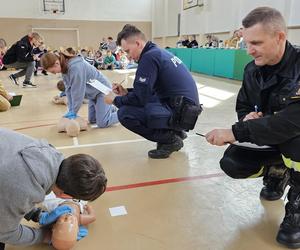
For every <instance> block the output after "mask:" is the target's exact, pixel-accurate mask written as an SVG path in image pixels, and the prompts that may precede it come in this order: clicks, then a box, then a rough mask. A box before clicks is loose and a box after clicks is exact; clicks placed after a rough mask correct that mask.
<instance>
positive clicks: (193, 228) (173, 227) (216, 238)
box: [0, 71, 285, 250]
mask: <svg viewBox="0 0 300 250" xmlns="http://www.w3.org/2000/svg"><path fill="white" fill-rule="evenodd" d="M10 73H11V71H1V72H0V80H1V81H2V82H3V83H4V86H5V87H6V88H7V90H8V91H9V92H15V93H17V94H19V93H21V94H23V95H24V96H23V100H22V104H21V106H20V107H16V108H12V109H11V110H10V111H8V112H3V113H0V118H1V119H0V126H1V127H6V128H11V129H14V130H16V131H19V132H21V133H24V134H26V135H30V136H33V137H36V138H46V139H47V140H48V141H49V142H50V143H51V144H53V145H54V146H56V147H57V148H58V149H59V150H60V151H61V152H63V153H64V154H65V155H66V156H68V155H71V154H75V153H87V154H91V155H93V156H94V157H96V158H97V159H98V160H99V161H100V162H101V163H102V165H103V167H104V169H105V171H106V174H107V177H108V180H109V182H108V186H109V187H108V190H107V192H106V193H105V194H104V195H103V196H101V197H100V198H99V199H98V200H96V201H95V202H93V203H91V204H92V206H93V207H94V208H95V210H96V215H97V221H96V222H95V223H93V224H91V225H90V226H89V228H88V229H89V235H88V236H87V237H86V238H84V239H83V240H81V241H80V242H78V243H77V244H76V247H75V248H74V249H76V250H78V249H85V250H100V249H101V250H222V249H226V250H253V249H257V250H260V249H263V250H271V249H272V250H276V249H285V248H282V247H281V246H279V245H278V244H277V243H276V241H275V237H276V233H277V230H278V227H279V224H280V223H281V220H282V217H283V215H284V201H283V200H279V201H275V202H264V201H260V199H259V191H260V189H261V187H262V180H261V179H257V180H254V179H252V180H233V179H231V178H229V177H227V176H225V175H224V173H223V172H222V171H221V169H220V168H219V163H218V162H219V159H220V158H221V156H222V153H223V151H224V150H225V148H226V147H214V146H211V145H209V144H207V143H206V141H205V139H204V138H202V137H199V136H197V135H195V132H199V133H206V132H208V131H210V130H211V129H212V128H215V127H224V126H225V127H229V126H230V125H231V124H232V123H233V122H234V121H235V119H236V117H235V114H234V106H235V99H236V93H237V91H238V89H239V84H240V83H239V82H236V81H230V80H227V79H221V78H210V77H207V76H202V75H195V79H196V81H197V82H198V87H199V91H200V100H201V103H203V104H204V107H205V111H204V113H203V114H202V115H201V116H200V117H199V120H198V123H197V126H196V128H195V130H194V131H191V132H189V136H188V138H187V139H186V140H185V141H184V144H185V146H184V148H183V149H182V150H181V151H180V152H178V153H174V154H172V155H171V157H170V158H169V159H165V160H153V159H149V158H148V157H147V151H148V150H150V149H152V148H154V147H155V144H154V143H152V142H149V141H146V140H144V139H143V138H141V137H139V136H137V135H135V134H133V133H131V132H130V131H128V130H126V129H125V128H123V127H122V126H121V125H116V126H113V127H110V128H106V129H95V128H89V130H88V131H86V132H82V133H81V134H80V135H79V137H78V138H74V139H72V138H70V137H68V136H67V135H66V134H58V133H57V131H56V123H57V121H58V119H59V118H60V117H61V116H62V115H63V114H64V113H65V112H66V107H65V106H62V105H61V106H59V105H54V104H52V103H51V98H52V97H53V96H54V95H56V94H57V93H58V91H57V90H56V82H57V81H58V80H59V76H56V75H49V76H41V75H39V76H37V77H34V82H35V83H36V84H38V88H36V89H23V88H21V87H17V86H14V85H13V84H12V83H11V82H10V81H9V79H8V75H9V74H10ZM103 73H104V74H106V75H107V76H108V77H109V78H110V80H111V81H113V82H120V81H122V80H123V79H127V81H126V84H127V85H128V86H131V84H132V79H133V77H132V76H133V74H134V73H129V75H127V74H125V73H118V72H111V71H104V72H103ZM126 84H125V85H126ZM80 115H81V116H82V117H85V118H86V117H87V105H83V106H82V108H81V110H80ZM119 206H124V207H125V209H126V211H127V214H126V215H122V216H115V217H113V216H111V214H110V211H109V208H114V207H119ZM1 226H4V225H1ZM6 249H7V250H15V249H26V250H36V249H51V248H50V247H48V246H46V245H38V246H34V247H12V246H7V248H6Z"/></svg>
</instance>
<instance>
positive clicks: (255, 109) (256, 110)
mask: <svg viewBox="0 0 300 250" xmlns="http://www.w3.org/2000/svg"><path fill="white" fill-rule="evenodd" d="M254 111H255V112H256V113H257V112H258V106H257V105H254Z"/></svg>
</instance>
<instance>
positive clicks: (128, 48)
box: [121, 37, 144, 61]
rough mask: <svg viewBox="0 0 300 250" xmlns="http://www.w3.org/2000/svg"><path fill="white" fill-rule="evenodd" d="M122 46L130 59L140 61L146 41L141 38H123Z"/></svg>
mask: <svg viewBox="0 0 300 250" xmlns="http://www.w3.org/2000/svg"><path fill="white" fill-rule="evenodd" d="M121 47H122V49H123V50H124V51H125V52H126V53H127V56H128V58H129V59H130V60H131V59H133V60H134V61H138V60H139V58H140V55H141V53H142V50H143V48H144V43H143V42H142V41H141V40H140V39H137V38H135V37H131V38H130V37H129V38H127V39H126V40H124V39H122V40H121Z"/></svg>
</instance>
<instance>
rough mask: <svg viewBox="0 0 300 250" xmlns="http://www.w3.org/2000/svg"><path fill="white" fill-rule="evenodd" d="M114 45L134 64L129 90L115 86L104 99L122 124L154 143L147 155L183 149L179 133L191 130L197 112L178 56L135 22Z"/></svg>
mask: <svg viewBox="0 0 300 250" xmlns="http://www.w3.org/2000/svg"><path fill="white" fill-rule="evenodd" d="M117 43H118V44H119V45H121V47H122V49H123V50H124V51H125V52H126V53H127V54H128V56H129V57H131V58H132V59H133V60H135V61H138V68H137V72H136V77H135V79H134V84H133V89H125V88H123V87H122V86H121V85H120V84H114V85H113V92H111V93H110V94H108V95H107V96H106V97H105V100H106V103H108V104H110V103H113V104H114V105H116V106H117V107H118V108H119V111H118V118H119V121H120V122H121V124H122V125H123V126H124V127H126V128H127V129H129V130H131V131H133V132H134V133H137V134H139V135H141V136H143V137H145V138H146V139H148V140H150V141H154V142H157V148H156V149H154V150H151V151H149V152H148V156H149V157H150V158H156V159H161V158H168V157H169V156H170V154H171V153H172V152H174V151H178V150H180V149H181V148H182V147H183V141H182V140H183V139H185V138H186V133H185V132H184V131H187V130H189V129H193V128H194V125H195V123H196V121H197V118H198V115H199V114H200V112H201V106H200V105H199V98H198V91H197V87H196V83H195V81H194V79H193V78H192V76H191V74H190V72H189V71H188V69H187V68H186V67H185V66H184V64H183V63H182V61H181V60H180V59H179V58H177V57H176V56H174V55H172V54H170V53H169V52H167V51H165V50H163V49H160V48H158V47H157V46H156V45H155V44H154V43H152V42H150V41H147V40H146V37H145V35H144V34H143V33H142V32H141V31H140V30H139V29H137V28H136V27H135V26H132V25H129V24H127V25H125V26H124V27H123V30H122V31H121V32H120V33H119V34H118V39H117Z"/></svg>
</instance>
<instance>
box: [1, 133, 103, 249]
mask: <svg viewBox="0 0 300 250" xmlns="http://www.w3.org/2000/svg"><path fill="white" fill-rule="evenodd" d="M0 138H1V140H0V152H1V157H0V225H1V226H0V242H2V243H8V244H12V245H32V244H36V243H41V242H43V241H44V242H47V240H48V239H50V236H51V232H50V231H49V229H46V228H31V227H28V226H25V225H21V224H20V221H21V219H22V218H23V217H24V215H25V214H26V213H28V212H30V211H31V210H32V209H33V208H34V206H35V205H36V204H38V203H41V202H42V201H43V200H44V198H45V195H46V194H48V193H50V191H51V190H52V191H53V192H54V193H55V194H56V195H57V196H59V195H61V194H63V193H65V194H68V195H70V196H72V197H73V198H75V199H81V200H87V201H89V200H95V199H96V198H98V197H99V196H100V195H101V194H102V193H103V192H104V191H105V188H106V183H107V179H106V177H105V173H104V170H103V169H102V167H101V165H100V163H99V162H98V161H97V160H96V159H94V158H93V157H91V156H89V155H85V154H77V155H73V156H70V157H68V158H66V159H64V156H63V155H62V154H61V153H60V152H58V151H57V150H56V149H55V148H54V147H53V146H51V145H50V144H48V143H47V141H45V140H36V139H33V138H31V137H28V136H25V135H22V134H20V133H17V132H14V131H11V130H8V129H2V128H0ZM43 224H45V223H43ZM2 245H3V244H2ZM0 247H1V243H0Z"/></svg>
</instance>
